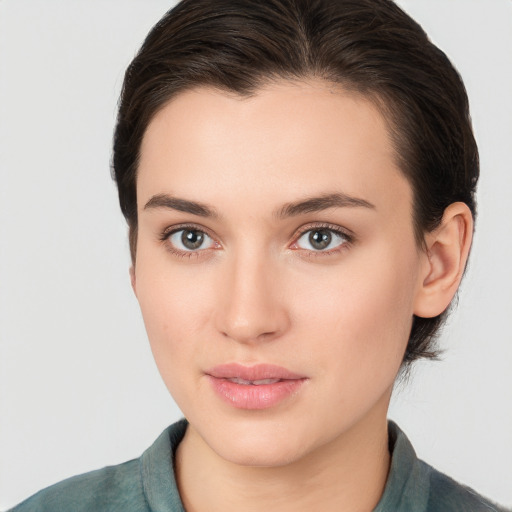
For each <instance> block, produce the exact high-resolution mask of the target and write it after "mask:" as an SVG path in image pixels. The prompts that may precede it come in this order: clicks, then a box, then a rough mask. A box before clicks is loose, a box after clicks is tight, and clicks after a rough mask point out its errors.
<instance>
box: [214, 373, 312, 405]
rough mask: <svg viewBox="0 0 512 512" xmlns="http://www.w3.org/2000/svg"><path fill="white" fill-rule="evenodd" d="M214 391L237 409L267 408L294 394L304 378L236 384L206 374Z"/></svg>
mask: <svg viewBox="0 0 512 512" xmlns="http://www.w3.org/2000/svg"><path fill="white" fill-rule="evenodd" d="M208 380H209V381H210V383H211V385H212V387H213V389H214V391H215V392H216V393H217V394H218V395H219V396H220V397H221V398H222V399H223V400H224V401H225V402H227V403H228V404H230V405H232V406H233V407H236V408H237V409H268V408H270V407H274V406H276V405H278V404H279V403H280V402H282V401H283V400H285V399H286V398H288V397H290V396H292V395H295V394H296V393H297V392H298V390H299V389H300V387H301V386H302V384H304V382H305V381H306V379H285V380H280V381H278V382H275V383H274V384H261V385H259V386H258V385H254V384H247V385H245V384H237V383H235V382H232V381H230V380H228V379H221V378H217V377H212V376H211V375H208Z"/></svg>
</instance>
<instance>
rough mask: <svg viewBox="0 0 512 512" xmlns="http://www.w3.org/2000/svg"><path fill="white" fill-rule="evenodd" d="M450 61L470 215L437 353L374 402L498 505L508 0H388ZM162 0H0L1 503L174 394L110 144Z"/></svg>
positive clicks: (147, 420) (505, 340) (511, 365)
mask: <svg viewBox="0 0 512 512" xmlns="http://www.w3.org/2000/svg"><path fill="white" fill-rule="evenodd" d="M399 3H400V5H402V6H403V7H404V8H405V9H406V10H407V11H408V12H409V13H410V14H412V15H413V17H415V18H416V19H417V20H418V21H419V22H420V23H421V24H422V25H423V26H424V28H425V29H426V30H427V32H428V33H429V34H430V35H431V38H432V39H433V41H434V42H435V43H436V44H438V45H439V46H440V47H441V48H443V49H444V50H445V52H446V53H447V54H448V56H449V57H450V58H451V59H452V60H453V62H454V63H455V65H456V67H457V68H458V69H459V71H460V72H461V74H462V76H463V77H464V79H465V83H466V86H467V89H468V93H469V97H470V102H471V107H472V115H473V120H474V128H475V132H476V137H477V140H478V142H479V146H480V151H481V167H482V175H481V181H480V185H479V192H478V198H479V203H480V206H479V218H478V223H477V232H476V239H475V243H474V248H473V253H472V256H471V262H470V266H469V270H468V273H467V276H466V279H465V282H464V285H463V288H462V291H461V293H460V305H459V308H458V310H457V311H456V313H455V314H454V315H453V317H452V319H451V321H450V323H449V324H448V326H447V327H446V329H445V330H444V334H443V337H442V340H441V344H442V346H443V347H444V348H445V349H446V354H445V356H444V359H443V361H441V362H436V363H421V364H418V365H417V366H416V368H415V370H414V372H413V374H412V378H411V380H410V382H408V383H407V384H405V385H402V386H401V387H399V388H398V389H397V391H396V393H395V396H394V398H393V404H392V407H391V411H390V417H392V418H393V419H395V420H396V421H397V422H398V423H399V424H400V425H401V427H402V428H403V429H404V430H405V432H406V433H407V434H408V435H409V437H410V438H411V440H412V442H413V444H414V446H415V448H416V451H417V452H418V454H419V455H420V457H422V458H424V459H425V460H426V461H428V462H429V463H431V464H433V465H434V466H436V467H437V468H438V469H440V470H442V471H444V472H446V473H448V474H450V475H451V476H452V477H454V478H456V479H457V480H459V481H461V482H464V483H466V484H468V485H470V486H472V487H474V488H475V489H476V490H477V491H479V492H480V493H483V494H484V495H487V496H489V497H491V498H492V499H494V500H496V501H499V502H501V503H503V504H505V505H512V333H511V324H510V318H511V316H512V213H511V211H512V207H511V205H512V201H511V194H512V151H511V146H512V58H511V55H512V2H511V1H510V0H485V1H484V0H473V1H472V0H408V1H406V0H402V1H400V2H399ZM172 5H173V2H170V1H163V0H46V1H44V2H41V1H40V0H0V173H1V175H0V509H5V508H6V507H9V506H11V505H14V504H15V503H16V502H18V501H20V500H21V499H23V498H25V497H27V496H28V495H30V494H32V493H34V492H35V491H37V490H39V489H40V488H42V487H45V486H47V485H49V484H52V483H54V482H56V481H58V480H61V479H63V478H65V477H67V476H71V475H74V474H77V473H81V472H84V471H88V470H91V469H95V468H98V467H102V466H105V465H107V464H116V463H119V462H123V461H125V460H128V459H130V458H133V457H137V456H139V455H140V454H141V452H142V451H143V450H144V449H145V448H146V447H147V446H149V445H150V444H151V443H152V441H153V440H154V439H155V438H156V436H157V435H158V434H159V433H160V432H161V431H162V430H163V429H164V428H165V426H167V425H168V424H169V423H171V422H173V421H175V420H176V419H178V418H179V417H180V411H179V410H178V409H177V407H176V405H175V404H174V402H173V401H172V399H171V398H170V397H169V395H168V393H167V390H166V389H165V387H164V385H163V383H162V382H161V380H160V377H159V375H158V372H157V370H156V367H155V365H154V363H153V360H152V357H151V353H150V349H149V345H148V343H147V340H146V335H145V332H144V327H143V323H142V319H141V315H140V313H139V310H138V306H137V303H136V301H135V298H134V297H133V294H132V292H131V289H130V285H129V278H128V267H129V257H128V244H127V240H126V227H125V224H124V220H123V219H122V216H121V214H120V212H119V208H118V205H117V196H116V194H117V192H116V188H115V185H114V183H113V182H112V181H111V179H110V174H109V159H110V148H111V138H112V130H113V125H114V120H115V113H116V102H117V97H118V94H119V90H120V86H121V83H122V77H123V72H124V69H125V67H126V65H127V64H128V63H129V61H130V59H131V58H132V57H133V55H134V53H135V51H136V49H137V48H138V46H139V45H140V43H141V42H142V40H143V38H144V36H145V34H146V32H147V31H148V30H149V28H150V27H151V26H152V25H153V24H154V23H155V22H156V21H157V20H158V19H159V18H160V17H161V15H162V14H163V13H164V12H165V11H166V10H167V9H168V8H170V7H171V6H172Z"/></svg>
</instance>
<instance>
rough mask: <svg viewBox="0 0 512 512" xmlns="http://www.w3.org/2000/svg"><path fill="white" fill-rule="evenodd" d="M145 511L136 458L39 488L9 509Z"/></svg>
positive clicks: (30, 511) (17, 511)
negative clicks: (35, 492)
mask: <svg viewBox="0 0 512 512" xmlns="http://www.w3.org/2000/svg"><path fill="white" fill-rule="evenodd" d="M134 506H135V508H134ZM70 510H73V511H75V512H85V511H92V510H105V511H107V510H108V511H110V510H112V511H114V510H119V511H121V510H122V511H124V512H130V511H132V510H133V511H135V510H137V511H140V512H143V511H144V510H147V508H146V507H145V498H144V493H143V488H142V482H141V476H140V463H139V459H134V460H131V461H128V462H125V463H124V464H119V465H117V466H109V467H106V468H103V469H98V470H96V471H91V472H90V473H85V474H83V475H78V476H74V477H72V478H68V479H66V480H63V481H62V482H59V483H57V484H55V485H52V486H50V487H47V488H46V489H43V490H42V491H39V492H38V493H37V494H34V496H32V497H30V498H28V499H27V500H25V501H24V502H22V503H20V504H19V505H17V506H16V507H14V508H13V509H12V510H11V511H10V512H36V511H37V512H50V511H51V512H61V511H62V512H64V511H70Z"/></svg>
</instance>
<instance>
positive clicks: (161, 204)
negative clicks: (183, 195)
mask: <svg viewBox="0 0 512 512" xmlns="http://www.w3.org/2000/svg"><path fill="white" fill-rule="evenodd" d="M154 208H168V209H171V210H177V211H179V212H185V213H191V214H192V215H198V216H199V217H212V218H217V217H219V214H218V213H217V212H216V210H215V208H212V207H211V206H208V205H206V204H204V203H199V202H197V201H189V200H188V199H180V198H178V197H173V196H170V195H168V194H157V195H155V196H152V197H151V199H150V200H149V201H148V202H147V203H146V204H145V205H144V210H151V209H154Z"/></svg>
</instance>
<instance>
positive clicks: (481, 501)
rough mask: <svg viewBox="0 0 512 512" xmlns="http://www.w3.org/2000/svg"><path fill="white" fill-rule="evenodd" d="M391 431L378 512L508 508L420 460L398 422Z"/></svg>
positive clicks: (464, 511)
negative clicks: (389, 460) (385, 474)
mask: <svg viewBox="0 0 512 512" xmlns="http://www.w3.org/2000/svg"><path fill="white" fill-rule="evenodd" d="M388 431H389V446H390V452H391V467H390V471H389V475H388V481H387V483H386V488H385V490H384V494H383V497H382V499H381V501H380V502H379V505H378V507H377V508H376V509H375V512H389V511H390V510H393V511H396V512H412V511H414V512H504V510H505V509H503V508H501V507H499V506H498V505H496V504H495V503H493V502H492V501H490V500H488V499H487V498H484V497H483V496H481V495H479V494H478V493H477V492H476V491H474V490H473V489H471V488H469V487H467V486H465V485H462V484H460V483H458V482H456V481H455V480H453V479H452V478H450V477H448V476H447V475H445V474H443V473H441V472H439V471H437V470H436V469H434V468H433V467H432V466H430V465H429V464H427V463H426V462H424V461H422V460H420V459H419V458H418V457H417V456H416V452H415V451H414V448H413V447H412V444H411V443H410V441H409V439H408V438H407V436H406V435H405V433H404V432H403V431H402V430H401V429H400V428H399V427H398V425H396V423H393V422H392V421H390V422H389V425H388Z"/></svg>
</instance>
